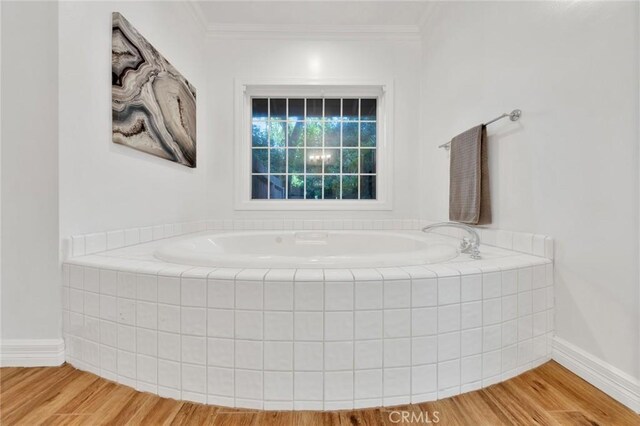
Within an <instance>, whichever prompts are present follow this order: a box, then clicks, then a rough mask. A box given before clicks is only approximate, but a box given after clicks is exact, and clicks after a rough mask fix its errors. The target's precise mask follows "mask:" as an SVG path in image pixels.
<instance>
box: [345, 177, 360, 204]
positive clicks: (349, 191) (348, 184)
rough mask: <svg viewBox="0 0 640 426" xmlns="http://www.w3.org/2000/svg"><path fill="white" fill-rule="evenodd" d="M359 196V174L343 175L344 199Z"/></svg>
mask: <svg viewBox="0 0 640 426" xmlns="http://www.w3.org/2000/svg"><path fill="white" fill-rule="evenodd" d="M354 198H358V176H342V199H343V200H348V199H354Z"/></svg>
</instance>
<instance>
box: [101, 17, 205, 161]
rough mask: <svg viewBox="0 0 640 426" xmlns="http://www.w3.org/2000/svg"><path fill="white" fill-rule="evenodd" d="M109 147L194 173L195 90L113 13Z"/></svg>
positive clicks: (122, 19) (144, 40)
mask: <svg viewBox="0 0 640 426" xmlns="http://www.w3.org/2000/svg"><path fill="white" fill-rule="evenodd" d="M112 23H113V25H112V26H113V32H112V38H111V101H112V111H113V114H112V126H113V128H112V132H113V142H115V143H117V144H121V145H126V146H129V147H131V148H134V149H137V150H139V151H143V152H146V153H149V154H153V155H155V156H158V157H161V158H166V159H167V160H171V161H175V162H177V163H180V164H183V165H185V166H188V167H196V89H195V87H193V86H192V85H191V84H190V83H189V82H188V81H187V79H185V78H184V77H183V76H182V74H180V73H179V72H178V71H177V70H176V69H175V68H174V67H173V65H171V64H170V63H169V62H168V61H167V60H166V59H165V58H164V57H163V56H162V55H161V54H160V53H159V52H158V51H157V50H156V49H155V48H154V47H153V46H152V45H151V44H150V43H149V42H148V41H147V40H146V39H145V38H144V37H142V36H141V35H140V33H138V31H137V30H136V29H135V28H133V26H131V24H130V23H129V22H128V21H127V20H126V19H125V18H124V17H123V16H122V15H121V14H119V13H118V12H114V13H113V15H112Z"/></svg>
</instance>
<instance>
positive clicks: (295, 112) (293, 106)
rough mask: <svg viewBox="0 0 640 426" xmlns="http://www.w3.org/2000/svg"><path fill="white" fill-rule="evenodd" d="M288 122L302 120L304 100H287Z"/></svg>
mask: <svg viewBox="0 0 640 426" xmlns="http://www.w3.org/2000/svg"><path fill="white" fill-rule="evenodd" d="M289 120H304V99H289Z"/></svg>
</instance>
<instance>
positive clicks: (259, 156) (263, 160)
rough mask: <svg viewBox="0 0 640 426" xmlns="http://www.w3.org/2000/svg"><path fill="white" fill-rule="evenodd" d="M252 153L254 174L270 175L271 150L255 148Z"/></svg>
mask: <svg viewBox="0 0 640 426" xmlns="http://www.w3.org/2000/svg"><path fill="white" fill-rule="evenodd" d="M251 151H252V152H251V171H252V173H268V170H269V168H268V162H269V150H267V149H259V148H254V149H253V150H251Z"/></svg>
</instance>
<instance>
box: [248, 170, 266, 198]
mask: <svg viewBox="0 0 640 426" xmlns="http://www.w3.org/2000/svg"><path fill="white" fill-rule="evenodd" d="M251 198H253V199H254V200H258V199H265V198H267V176H251Z"/></svg>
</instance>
